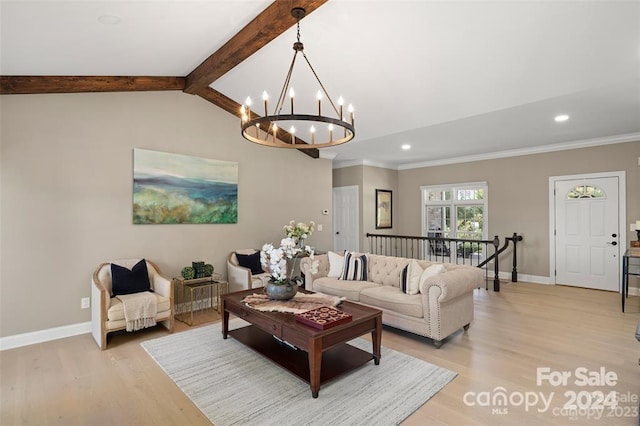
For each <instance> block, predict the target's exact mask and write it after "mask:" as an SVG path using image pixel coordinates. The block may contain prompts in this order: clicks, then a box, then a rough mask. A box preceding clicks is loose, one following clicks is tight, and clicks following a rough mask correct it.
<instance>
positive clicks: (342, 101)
mask: <svg viewBox="0 0 640 426" xmlns="http://www.w3.org/2000/svg"><path fill="white" fill-rule="evenodd" d="M338 105H340V120H342V106H343V105H344V99H342V96H340V97H339V98H338ZM344 134H345V136H346V135H347V129H344Z"/></svg>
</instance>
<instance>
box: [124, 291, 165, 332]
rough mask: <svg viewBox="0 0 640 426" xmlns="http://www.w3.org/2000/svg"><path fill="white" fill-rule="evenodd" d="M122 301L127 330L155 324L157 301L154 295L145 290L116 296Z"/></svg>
mask: <svg viewBox="0 0 640 426" xmlns="http://www.w3.org/2000/svg"><path fill="white" fill-rule="evenodd" d="M116 297H117V298H118V299H120V301H121V302H122V307H123V308H124V319H125V321H127V331H136V330H140V329H143V328H146V327H153V326H154V325H156V314H157V313H158V301H157V298H156V295H155V294H153V293H151V292H149V291H145V292H142V293H134V294H121V295H119V296H116Z"/></svg>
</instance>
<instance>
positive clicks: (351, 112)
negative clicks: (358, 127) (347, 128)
mask: <svg viewBox="0 0 640 426" xmlns="http://www.w3.org/2000/svg"><path fill="white" fill-rule="evenodd" d="M349 114H350V115H351V125H352V126H353V105H351V104H349Z"/></svg>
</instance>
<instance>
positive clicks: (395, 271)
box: [367, 254, 424, 288]
mask: <svg viewBox="0 0 640 426" xmlns="http://www.w3.org/2000/svg"><path fill="white" fill-rule="evenodd" d="M368 262H369V273H368V274H367V278H368V280H369V281H371V282H374V283H376V284H382V285H390V286H394V287H396V288H400V273H401V272H402V269H403V268H404V267H405V266H407V265H408V264H409V262H410V259H407V258H403V257H391V256H382V255H379V254H370V255H369V257H368ZM423 268H424V267H423Z"/></svg>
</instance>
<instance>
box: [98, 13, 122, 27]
mask: <svg viewBox="0 0 640 426" xmlns="http://www.w3.org/2000/svg"><path fill="white" fill-rule="evenodd" d="M120 21H121V19H120V17H119V16H115V15H102V16H100V17H98V22H100V23H101V24H105V25H116V24H119V23H120Z"/></svg>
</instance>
